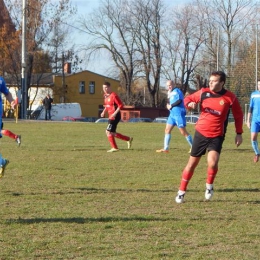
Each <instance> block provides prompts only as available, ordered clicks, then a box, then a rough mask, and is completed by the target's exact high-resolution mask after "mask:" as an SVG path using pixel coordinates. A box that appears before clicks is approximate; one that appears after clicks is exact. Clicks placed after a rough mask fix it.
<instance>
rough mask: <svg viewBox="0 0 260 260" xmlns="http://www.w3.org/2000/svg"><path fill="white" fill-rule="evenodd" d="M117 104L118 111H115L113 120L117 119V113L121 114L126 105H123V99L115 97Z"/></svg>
mask: <svg viewBox="0 0 260 260" xmlns="http://www.w3.org/2000/svg"><path fill="white" fill-rule="evenodd" d="M114 101H115V103H116V104H117V109H116V110H115V111H114V113H113V114H112V115H111V117H112V118H115V117H116V115H117V113H120V110H121V108H123V107H124V104H123V102H122V101H121V99H120V98H119V97H118V96H117V95H115V100H114Z"/></svg>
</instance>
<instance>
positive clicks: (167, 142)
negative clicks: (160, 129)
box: [163, 134, 172, 150]
mask: <svg viewBox="0 0 260 260" xmlns="http://www.w3.org/2000/svg"><path fill="white" fill-rule="evenodd" d="M171 137H172V135H171V134H165V136H164V147H163V149H164V150H169V145H170V141H171Z"/></svg>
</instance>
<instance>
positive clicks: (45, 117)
mask: <svg viewBox="0 0 260 260" xmlns="http://www.w3.org/2000/svg"><path fill="white" fill-rule="evenodd" d="M45 120H47V109H45Z"/></svg>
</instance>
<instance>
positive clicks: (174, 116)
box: [156, 80, 192, 153]
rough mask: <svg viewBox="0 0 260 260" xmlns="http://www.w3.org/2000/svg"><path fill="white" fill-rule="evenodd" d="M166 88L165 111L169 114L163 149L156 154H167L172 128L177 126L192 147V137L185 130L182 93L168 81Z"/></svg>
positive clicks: (184, 110)
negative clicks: (167, 101)
mask: <svg viewBox="0 0 260 260" xmlns="http://www.w3.org/2000/svg"><path fill="white" fill-rule="evenodd" d="M166 85H167V87H168V99H169V103H168V104H167V109H168V110H169V112H170V114H169V117H168V119H167V123H166V127H165V135H164V147H163V149H160V150H156V152H157V153H168V152H169V145H170V141H171V131H172V129H173V128H174V126H177V127H178V128H179V130H180V133H181V134H182V135H183V136H185V138H186V140H187V142H188V144H189V145H190V147H191V146H192V137H191V135H190V134H189V133H188V132H187V130H186V118H185V115H186V109H185V107H184V103H183V100H184V96H183V93H182V91H181V90H180V89H179V88H177V87H176V86H175V84H174V82H173V81H172V80H168V81H167V83H166Z"/></svg>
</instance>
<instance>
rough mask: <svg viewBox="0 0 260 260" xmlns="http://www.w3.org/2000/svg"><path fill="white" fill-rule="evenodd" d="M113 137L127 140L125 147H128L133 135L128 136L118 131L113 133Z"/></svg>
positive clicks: (130, 145)
mask: <svg viewBox="0 0 260 260" xmlns="http://www.w3.org/2000/svg"><path fill="white" fill-rule="evenodd" d="M115 137H116V138H118V139H121V140H123V141H126V142H127V148H128V149H130V148H131V147H132V142H133V137H129V136H126V135H122V134H120V133H115Z"/></svg>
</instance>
